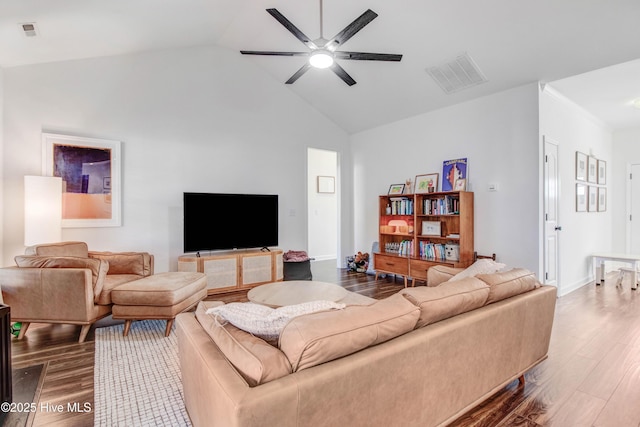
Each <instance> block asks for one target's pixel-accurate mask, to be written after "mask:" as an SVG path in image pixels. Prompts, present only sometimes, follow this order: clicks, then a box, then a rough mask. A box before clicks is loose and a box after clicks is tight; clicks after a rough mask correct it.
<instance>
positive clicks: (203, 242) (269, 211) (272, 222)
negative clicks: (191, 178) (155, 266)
mask: <svg viewBox="0 0 640 427" xmlns="http://www.w3.org/2000/svg"><path fill="white" fill-rule="evenodd" d="M183 202H184V251H185V252H199V251H208V250H219V249H247V248H262V247H268V246H277V245H278V196H277V195H273V194H222V193H184V199H183Z"/></svg>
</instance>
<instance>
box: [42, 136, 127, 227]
mask: <svg viewBox="0 0 640 427" xmlns="http://www.w3.org/2000/svg"><path fill="white" fill-rule="evenodd" d="M120 146H121V143H120V141H112V140H106V139H96V138H82V137H77V136H70V135H58V134H53V133H43V134H42V159H43V160H42V174H43V175H45V176H59V177H61V178H62V227H66V228H77V227H119V226H120V225H121V224H122V220H121V204H120V202H121V195H120V194H121V184H120V183H121V175H120V173H121V169H120V158H121V157H120Z"/></svg>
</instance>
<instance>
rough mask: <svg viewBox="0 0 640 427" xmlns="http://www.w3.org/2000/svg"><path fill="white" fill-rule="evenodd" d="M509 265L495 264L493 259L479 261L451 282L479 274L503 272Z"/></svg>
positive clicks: (454, 277)
mask: <svg viewBox="0 0 640 427" xmlns="http://www.w3.org/2000/svg"><path fill="white" fill-rule="evenodd" d="M506 266H507V265H506V264H502V263H501V262H495V261H494V260H492V259H484V258H483V259H479V260H477V261H476V262H474V263H473V264H471V265H470V266H469V267H467V268H465V269H464V270H462V271H461V272H460V273H458V274H456V275H455V276H453V277H452V278H451V279H449V281H456V280H462V279H464V278H465V277H474V276H477V275H478V274H491V273H495V272H497V271H500V270H502V269H503V268H505V267H506Z"/></svg>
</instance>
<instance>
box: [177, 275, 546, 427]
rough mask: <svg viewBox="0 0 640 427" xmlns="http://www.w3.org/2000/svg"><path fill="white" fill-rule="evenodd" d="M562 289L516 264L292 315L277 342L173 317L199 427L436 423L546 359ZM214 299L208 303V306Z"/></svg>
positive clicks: (213, 321)
mask: <svg viewBox="0 0 640 427" xmlns="http://www.w3.org/2000/svg"><path fill="white" fill-rule="evenodd" d="M555 301H556V289H555V288H554V287H550V286H540V284H539V283H538V282H537V280H536V278H535V276H534V275H533V273H531V272H528V271H526V270H523V269H514V270H511V271H509V272H506V273H496V274H488V275H478V276H476V277H469V278H465V279H463V280H459V281H455V282H453V281H447V282H445V283H442V284H440V285H439V286H436V287H424V286H423V287H416V288H408V289H403V290H402V291H400V292H399V293H398V294H395V295H393V296H391V297H389V298H386V299H384V300H380V301H377V302H375V303H373V304H371V305H362V306H347V307H346V308H344V309H341V310H331V311H323V312H318V313H312V314H305V315H302V316H299V317H295V318H293V319H292V320H290V321H289V322H288V323H287V324H286V326H285V327H284V329H283V330H282V332H281V333H280V338H279V342H278V345H277V346H273V345H270V344H268V343H267V342H266V341H263V340H262V339H260V338H258V337H256V336H253V335H251V334H249V333H247V332H245V331H243V330H241V329H238V328H236V327H234V326H233V325H230V324H229V323H225V322H224V319H222V318H221V317H220V316H219V315H217V314H210V313H209V314H208V313H207V311H206V308H207V305H206V302H205V303H201V306H199V307H198V309H197V311H196V313H195V314H194V313H184V314H180V315H179V316H178V317H177V335H178V342H179V354H180V363H181V370H182V382H183V387H184V396H185V404H186V407H187V411H188V413H189V416H190V417H191V420H192V422H193V424H194V425H195V426H276V425H277V426H310V427H311V426H313V427H317V426H342V425H349V426H390V425H402V426H420V427H426V426H440V425H446V424H447V423H449V422H451V421H453V420H454V419H456V418H457V417H459V416H461V415H462V414H463V413H465V412H466V411H468V410H469V409H471V408H473V407H474V406H476V405H478V404H479V403H481V402H482V401H483V400H485V399H487V398H488V397H489V396H491V395H492V394H494V393H496V392H497V391H498V390H500V389H501V388H502V387H504V386H506V385H507V384H509V383H510V382H511V381H514V380H516V379H519V378H523V375H524V373H525V372H527V371H528V370H529V369H531V368H532V367H534V366H535V365H536V364H538V363H540V362H541V361H543V360H544V359H545V358H546V357H547V351H548V347H549V338H550V334H551V328H552V324H553V316H554V308H555ZM209 305H211V304H209Z"/></svg>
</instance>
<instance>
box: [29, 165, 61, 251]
mask: <svg viewBox="0 0 640 427" xmlns="http://www.w3.org/2000/svg"><path fill="white" fill-rule="evenodd" d="M60 240H62V178H60V177H55V176H25V177H24V244H25V246H31V245H35V244H39V243H54V242H59V241H60Z"/></svg>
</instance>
